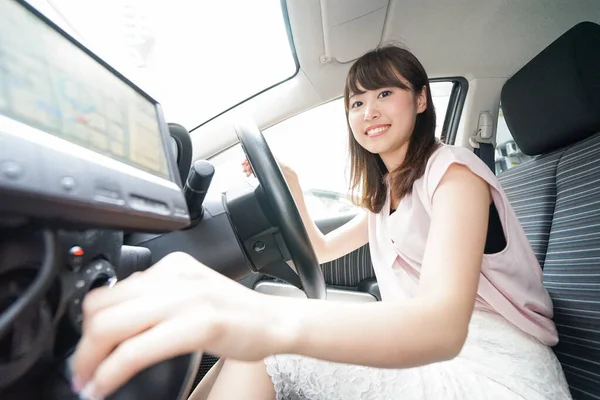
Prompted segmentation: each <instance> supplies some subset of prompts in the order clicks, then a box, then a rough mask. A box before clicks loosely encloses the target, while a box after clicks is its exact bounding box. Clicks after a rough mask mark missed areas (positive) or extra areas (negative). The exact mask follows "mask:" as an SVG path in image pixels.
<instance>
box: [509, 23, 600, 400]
mask: <svg viewBox="0 0 600 400" xmlns="http://www.w3.org/2000/svg"><path fill="white" fill-rule="evenodd" d="M599 71H600V25H597V24H594V23H590V22H585V23H581V24H578V25H576V26H575V27H573V28H572V29H570V30H569V31H567V32H566V33H565V34H564V35H562V36H561V37H560V38H558V39H557V40H556V41H554V42H553V43H552V44H550V45H549V46H548V47H547V48H546V49H545V50H544V51H542V52H541V53H540V54H539V55H538V56H536V57H535V58H534V59H532V60H531V61H530V62H529V63H528V64H527V65H525V66H524V67H523V68H522V69H521V70H520V71H518V72H517V73H516V74H515V75H514V76H513V77H511V78H510V79H509V80H508V81H507V82H506V84H505V85H504V87H503V89H502V93H501V102H502V109H503V111H504V117H505V119H506V123H507V126H508V128H509V129H510V131H511V133H512V135H513V137H514V139H515V141H516V143H517V145H518V146H519V147H520V148H521V150H522V151H523V153H525V154H527V155H529V156H534V158H533V159H532V160H530V161H528V162H526V163H524V164H521V165H519V166H517V167H515V168H512V169H509V170H508V171H506V172H505V173H503V174H501V175H500V177H499V179H500V182H501V184H502V186H503V188H504V190H505V192H506V194H507V196H508V198H509V200H510V202H511V204H512V206H513V208H514V210H515V212H516V214H517V216H518V217H519V219H520V221H521V224H522V226H523V228H524V230H525V232H526V234H527V236H528V238H529V241H530V243H531V246H532V248H533V250H534V252H535V254H536V256H537V258H538V261H539V263H540V265H541V266H542V268H543V272H544V284H545V286H546V288H547V290H548V292H549V293H550V296H551V297H552V300H553V303H554V322H555V323H556V326H557V329H558V333H559V343H558V345H557V346H556V347H555V348H554V351H555V353H556V355H557V357H558V359H559V360H560V362H561V364H562V367H563V370H564V373H565V375H566V378H567V381H568V382H569V385H570V389H571V393H572V396H573V399H575V400H584V399H585V400H591V399H600V362H599V360H600V200H599V199H600V179H599V178H598V177H599V174H600V133H599V132H600V72H599Z"/></svg>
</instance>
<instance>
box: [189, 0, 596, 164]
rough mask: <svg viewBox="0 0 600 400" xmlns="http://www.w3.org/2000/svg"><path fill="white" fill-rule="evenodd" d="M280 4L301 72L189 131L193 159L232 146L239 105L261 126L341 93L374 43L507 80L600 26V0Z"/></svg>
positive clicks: (434, 72) (457, 70) (428, 62)
mask: <svg viewBox="0 0 600 400" xmlns="http://www.w3.org/2000/svg"><path fill="white" fill-rule="evenodd" d="M286 5H287V9H288V15H289V21H290V25H291V30H292V36H293V40H294V45H295V48H296V52H297V56H298V61H299V63H300V71H299V73H298V74H297V75H296V76H295V77H294V78H292V79H291V80H290V81H288V82H286V83H284V84H282V85H279V86H277V87H275V88H273V89H271V90H269V91H266V92H265V93H263V94H261V95H259V96H257V97H255V98H254V99H252V100H250V101H248V102H246V103H244V104H243V105H242V106H240V107H237V109H236V110H232V112H228V113H225V114H224V115H222V116H220V117H218V118H215V119H214V120H212V121H210V122H209V123H206V124H204V125H202V126H201V127H199V128H198V129H195V130H194V131H193V132H192V136H193V139H194V157H195V158H207V157H209V156H210V155H213V154H216V153H218V152H219V151H220V150H222V149H224V148H227V147H229V146H231V145H233V144H235V143H236V142H237V138H236V135H235V132H234V131H233V129H232V127H231V125H232V121H233V120H234V119H235V118H236V117H235V115H236V112H237V111H241V112H244V113H249V114H251V115H252V116H253V117H254V119H255V120H256V121H257V123H258V125H259V126H260V127H261V128H265V127H268V126H270V125H273V124H275V123H277V122H280V121H282V120H284V119H286V118H289V117H290V116H293V115H295V114H297V113H300V112H302V111H305V110H307V109H309V108H311V107H315V106H317V105H319V104H322V103H324V102H327V101H330V100H332V99H335V98H338V97H339V96H341V94H342V89H343V84H344V77H345V74H346V72H347V70H348V68H349V67H350V65H351V63H352V60H353V59H355V58H356V57H358V56H360V54H362V53H364V52H366V51H368V50H369V49H371V48H373V47H375V46H377V45H378V44H387V43H395V44H400V45H403V46H406V47H408V48H409V49H410V50H411V51H413V52H414V53H415V54H416V55H417V57H418V58H419V59H420V60H421V61H422V63H423V64H424V66H425V68H426V70H427V72H428V74H429V76H430V77H431V78H444V77H453V76H463V77H466V78H467V79H468V80H472V79H476V78H504V79H506V78H508V77H510V76H511V75H512V74H513V73H514V72H516V71H517V70H518V69H520V68H521V67H522V66H523V65H524V64H525V63H527V61H528V60H530V59H531V58H532V57H533V56H535V55H536V54H537V53H539V52H540V51H541V50H543V49H544V48H545V47H546V46H547V45H548V44H550V43H551V42H552V41H553V40H555V39H556V38H557V37H559V36H560V35H561V34H562V33H564V32H565V31H566V30H568V29H569V28H571V27H572V26H573V25H575V24H577V23H578V22H582V21H593V22H596V23H600V3H599V2H598V0H570V1H562V0H554V1H550V0H526V1H525V0H482V1H472V0H453V1H445V0H421V1H414V0H390V1H388V0H369V1H366V0H287V1H286ZM340 13H341V14H342V17H339V16H338V14H340ZM324 27H325V29H324ZM338 59H340V60H342V61H343V62H340V61H338Z"/></svg>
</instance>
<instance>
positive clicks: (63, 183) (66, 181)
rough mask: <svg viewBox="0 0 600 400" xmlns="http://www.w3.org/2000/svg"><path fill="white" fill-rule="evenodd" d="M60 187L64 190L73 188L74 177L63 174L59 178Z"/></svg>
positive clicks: (69, 190)
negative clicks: (63, 175)
mask: <svg viewBox="0 0 600 400" xmlns="http://www.w3.org/2000/svg"><path fill="white" fill-rule="evenodd" d="M60 187H61V188H63V189H64V191H65V192H71V191H73V189H75V179H73V178H71V177H70V176H65V177H63V178H62V179H61V180H60Z"/></svg>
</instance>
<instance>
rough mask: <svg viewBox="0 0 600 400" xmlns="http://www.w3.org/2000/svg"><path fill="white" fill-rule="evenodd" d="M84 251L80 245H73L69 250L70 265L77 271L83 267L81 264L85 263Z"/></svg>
mask: <svg viewBox="0 0 600 400" xmlns="http://www.w3.org/2000/svg"><path fill="white" fill-rule="evenodd" d="M84 254H85V253H84V251H83V249H82V248H81V247H79V246H73V247H71V249H70V250H69V257H68V260H67V262H68V265H69V267H70V268H71V269H72V270H73V271H75V272H77V271H79V270H80V269H81V264H82V263H83V255H84Z"/></svg>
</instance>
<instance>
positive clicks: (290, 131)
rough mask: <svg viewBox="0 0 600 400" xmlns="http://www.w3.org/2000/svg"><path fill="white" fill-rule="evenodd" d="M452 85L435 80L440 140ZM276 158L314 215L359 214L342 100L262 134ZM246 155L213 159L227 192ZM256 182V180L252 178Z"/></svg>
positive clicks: (238, 152)
mask: <svg viewBox="0 0 600 400" xmlns="http://www.w3.org/2000/svg"><path fill="white" fill-rule="evenodd" d="M452 86H453V83H452V82H432V84H431V92H432V97H433V103H434V105H435V107H436V117H437V123H436V131H435V132H436V136H437V137H438V138H439V137H440V135H441V133H442V126H443V123H444V119H445V117H446V111H447V108H448V102H449V99H450V94H451V91H452ZM263 134H264V136H265V138H266V140H267V142H268V143H269V147H270V148H271V151H273V154H274V155H275V156H276V157H277V158H279V159H280V160H281V161H282V162H284V163H286V164H287V165H289V166H290V167H292V168H293V169H294V170H295V171H296V172H297V173H298V176H299V178H300V183H301V185H302V189H303V192H304V196H305V199H306V204H307V207H308V210H309V212H310V214H311V216H312V217H313V218H314V219H316V220H319V219H325V218H333V217H336V216H340V215H344V214H347V213H355V212H356V211H357V208H356V206H355V205H354V204H352V202H351V201H350V199H349V195H348V194H349V176H350V174H349V161H350V160H349V156H348V126H347V123H346V116H345V112H344V100H343V99H337V100H333V101H331V102H328V103H325V104H322V105H320V106H317V107H315V108H312V109H310V110H308V111H305V112H303V113H301V114H298V115H296V116H293V117H291V118H288V119H287V120H285V121H282V122H280V123H278V124H276V125H274V126H272V127H270V128H267V129H265V130H264V131H263ZM243 159H244V153H243V151H242V149H241V147H240V146H239V145H237V146H234V147H232V148H230V149H228V150H226V151H224V152H222V153H220V154H219V155H217V156H215V157H213V158H212V159H211V162H212V163H213V164H214V165H215V170H216V172H215V176H214V178H213V185H216V186H217V187H218V190H219V191H225V190H227V189H228V187H231V186H232V185H233V184H234V182H236V181H240V180H241V179H243V178H244V177H243V174H242V172H241V165H240V163H241V162H242V160H243ZM251 179H252V178H251Z"/></svg>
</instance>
